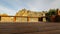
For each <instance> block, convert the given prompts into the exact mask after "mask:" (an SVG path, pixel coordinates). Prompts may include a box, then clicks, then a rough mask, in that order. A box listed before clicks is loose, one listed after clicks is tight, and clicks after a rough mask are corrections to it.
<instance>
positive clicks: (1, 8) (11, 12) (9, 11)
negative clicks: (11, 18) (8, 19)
mask: <svg viewBox="0 0 60 34" xmlns="http://www.w3.org/2000/svg"><path fill="white" fill-rule="evenodd" d="M3 13H6V14H8V15H15V13H16V11H15V10H12V9H9V8H6V7H4V6H0V14H3Z"/></svg>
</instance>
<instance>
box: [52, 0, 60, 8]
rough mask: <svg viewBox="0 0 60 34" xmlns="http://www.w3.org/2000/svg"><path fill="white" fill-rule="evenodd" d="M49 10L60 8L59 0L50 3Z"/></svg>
mask: <svg viewBox="0 0 60 34" xmlns="http://www.w3.org/2000/svg"><path fill="white" fill-rule="evenodd" d="M51 8H60V0H55V1H54V2H52V3H51Z"/></svg>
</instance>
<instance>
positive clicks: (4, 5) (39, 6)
mask: <svg viewBox="0 0 60 34" xmlns="http://www.w3.org/2000/svg"><path fill="white" fill-rule="evenodd" d="M23 8H26V9H28V10H32V11H43V10H44V11H45V10H48V9H54V8H55V9H56V8H60V0H0V14H2V13H7V14H8V15H15V13H16V12H18V10H21V9H23Z"/></svg>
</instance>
